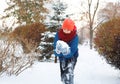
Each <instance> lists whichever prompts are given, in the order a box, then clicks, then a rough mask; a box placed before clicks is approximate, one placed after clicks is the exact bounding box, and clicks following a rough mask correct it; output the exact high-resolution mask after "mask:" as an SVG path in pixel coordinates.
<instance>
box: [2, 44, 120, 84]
mask: <svg viewBox="0 0 120 84" xmlns="http://www.w3.org/2000/svg"><path fill="white" fill-rule="evenodd" d="M119 74H120V73H119V70H116V69H114V68H113V67H111V66H110V65H109V64H107V63H106V62H105V60H104V59H102V57H100V56H99V54H98V53H97V52H96V51H94V50H90V49H89V47H88V46H79V57H78V62H77V64H76V67H75V72H74V75H75V76H74V82H75V83H74V84H120V78H119ZM0 84H62V83H61V81H60V69H59V63H53V62H52V63H49V62H36V63H35V64H34V65H33V66H32V67H31V68H29V69H27V70H25V71H24V72H23V73H21V74H20V75H18V76H17V77H16V76H11V77H9V76H2V77H0Z"/></svg>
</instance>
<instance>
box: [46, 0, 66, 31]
mask: <svg viewBox="0 0 120 84" xmlns="http://www.w3.org/2000/svg"><path fill="white" fill-rule="evenodd" d="M52 9H53V11H54V12H53V15H51V16H49V18H50V22H48V23H47V26H48V28H49V29H50V30H51V31H52V32H53V31H55V32H56V31H57V30H58V29H59V28H60V27H61V24H62V22H63V20H64V19H65V18H66V17H67V16H68V15H66V14H65V11H66V9H67V4H65V3H63V2H61V1H60V0H57V1H56V2H54V3H53V4H52Z"/></svg>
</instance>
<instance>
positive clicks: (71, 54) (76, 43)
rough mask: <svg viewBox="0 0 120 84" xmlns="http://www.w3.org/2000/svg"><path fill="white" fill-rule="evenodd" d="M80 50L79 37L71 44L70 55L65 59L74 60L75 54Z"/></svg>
mask: <svg viewBox="0 0 120 84" xmlns="http://www.w3.org/2000/svg"><path fill="white" fill-rule="evenodd" d="M77 50H78V36H76V37H75V38H74V39H73V40H72V41H71V44H70V51H71V52H70V53H69V54H68V55H65V56H64V57H65V58H68V59H69V58H72V57H73V56H74V54H75V53H76V51H77Z"/></svg>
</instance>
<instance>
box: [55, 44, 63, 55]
mask: <svg viewBox="0 0 120 84" xmlns="http://www.w3.org/2000/svg"><path fill="white" fill-rule="evenodd" d="M55 51H56V53H57V54H60V53H61V51H62V44H60V43H59V42H57V43H56V49H55Z"/></svg>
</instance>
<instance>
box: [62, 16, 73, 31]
mask: <svg viewBox="0 0 120 84" xmlns="http://www.w3.org/2000/svg"><path fill="white" fill-rule="evenodd" d="M74 26H75V23H74V22H73V20H71V19H68V18H67V19H65V20H64V21H63V25H62V29H67V30H69V31H73V29H74Z"/></svg>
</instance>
